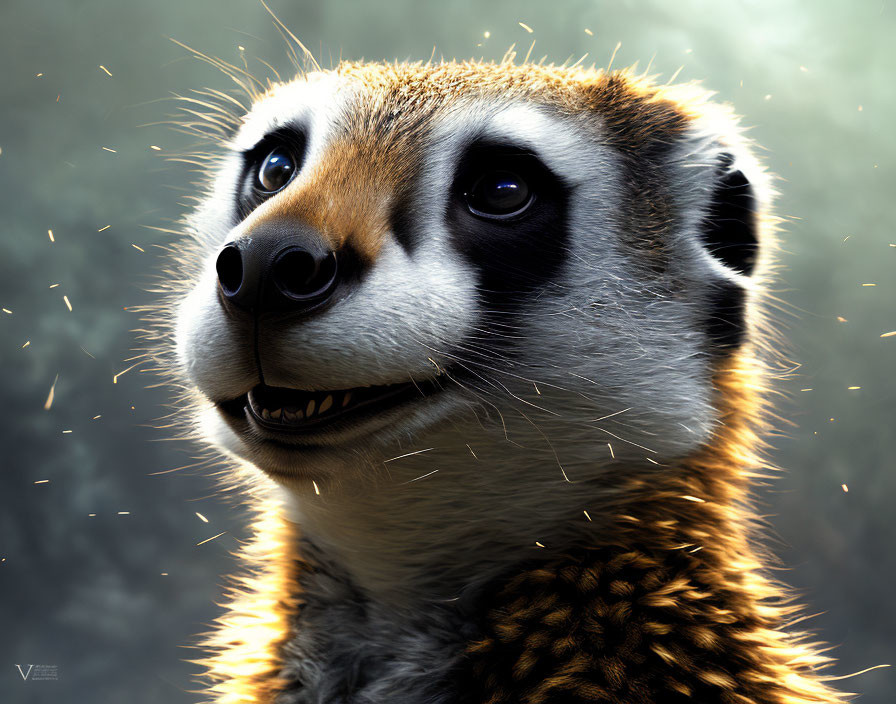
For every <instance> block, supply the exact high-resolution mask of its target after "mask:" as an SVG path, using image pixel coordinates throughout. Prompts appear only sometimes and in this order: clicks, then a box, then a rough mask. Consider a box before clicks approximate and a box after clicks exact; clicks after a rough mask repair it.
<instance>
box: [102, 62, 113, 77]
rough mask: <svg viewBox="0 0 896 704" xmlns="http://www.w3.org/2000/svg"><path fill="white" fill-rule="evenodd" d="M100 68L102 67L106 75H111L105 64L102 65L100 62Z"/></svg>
mask: <svg viewBox="0 0 896 704" xmlns="http://www.w3.org/2000/svg"><path fill="white" fill-rule="evenodd" d="M100 68H101V69H103V71H105V72H106V75H107V76H111V75H112V73H111V72H110V71H109V69H107V68H106V67H105V66H103V65H102V64H100Z"/></svg>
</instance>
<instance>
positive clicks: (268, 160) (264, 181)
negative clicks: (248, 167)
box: [256, 147, 296, 193]
mask: <svg viewBox="0 0 896 704" xmlns="http://www.w3.org/2000/svg"><path fill="white" fill-rule="evenodd" d="M295 172H296V162H295V159H294V158H293V156H292V154H290V152H289V150H288V149H286V148H285V147H276V148H275V149H274V150H273V151H271V152H270V153H269V154H268V155H267V156H266V157H265V158H264V161H262V162H261V165H260V166H259V167H258V173H257V175H256V181H257V183H256V188H258V189H259V190H260V191H264V192H265V193H275V192H276V191H279V190H280V189H281V188H283V187H284V186H285V185H286V184H287V183H289V182H290V181H291V180H292V177H293V176H294V175H295Z"/></svg>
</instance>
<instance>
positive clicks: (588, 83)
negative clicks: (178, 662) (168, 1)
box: [165, 60, 845, 704]
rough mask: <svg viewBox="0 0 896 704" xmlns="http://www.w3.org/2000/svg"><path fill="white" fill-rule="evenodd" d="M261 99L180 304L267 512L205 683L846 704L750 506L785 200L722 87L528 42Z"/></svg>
mask: <svg viewBox="0 0 896 704" xmlns="http://www.w3.org/2000/svg"><path fill="white" fill-rule="evenodd" d="M218 95H219V97H220V96H223V95H224V94H218ZM251 97H252V100H253V104H252V105H251V106H250V107H249V108H248V110H247V111H246V112H245V114H242V112H240V110H241V108H238V107H235V103H234V106H232V107H234V109H235V110H236V114H235V115H234V116H233V118H234V119H233V121H232V125H229V126H225V127H222V130H223V134H224V136H225V138H226V147H225V149H223V150H221V152H220V153H219V154H218V155H217V157H216V158H215V160H214V162H213V168H212V170H211V177H210V179H209V182H208V184H207V187H206V188H205V190H204V191H203V192H202V195H201V196H200V197H199V198H198V204H197V206H196V207H195V209H194V211H193V212H192V213H191V214H190V215H189V216H188V218H187V220H186V231H187V233H188V236H187V237H186V238H185V239H184V241H183V242H182V243H180V244H178V245H177V246H176V248H175V249H176V254H177V260H178V261H177V263H176V264H175V267H174V269H173V272H172V274H171V276H170V279H171V281H173V283H172V285H171V294H170V296H169V298H168V299H167V301H166V303H165V305H166V306H167V307H168V308H169V310H170V312H171V316H170V317H171V320H172V324H171V326H170V330H169V331H168V332H169V333H170V335H169V336H170V339H171V340H172V349H173V353H172V356H173V357H176V362H175V368H176V369H175V371H176V373H177V375H178V378H179V379H181V380H182V384H183V386H184V388H185V389H186V396H187V399H188V406H189V409H190V413H191V418H192V422H193V426H192V427H193V428H195V430H196V431H197V433H199V434H200V435H201V436H202V437H203V438H204V439H205V440H206V441H207V442H208V443H210V444H211V445H212V446H214V447H215V448H217V449H218V450H219V451H220V452H223V453H224V454H225V455H226V456H227V457H229V458H230V459H231V460H232V464H233V470H232V473H231V476H233V477H236V482H237V483H238V484H241V485H243V486H244V487H245V491H246V495H247V496H248V502H249V504H250V508H251V510H252V511H253V513H254V516H255V518H254V522H253V524H252V530H253V536H254V537H253V538H252V539H251V540H250V541H249V542H248V543H246V544H245V545H244V546H243V547H242V548H241V550H240V559H241V560H242V561H243V563H244V567H243V569H244V573H243V574H242V575H240V576H238V577H236V581H235V584H234V586H233V587H232V589H231V590H230V592H229V596H228V603H227V604H226V613H225V614H224V615H222V616H221V617H220V619H218V622H217V625H216V627H215V629H214V631H213V632H212V633H210V634H208V635H207V636H206V638H205V642H204V646H203V647H205V648H206V649H207V656H206V657H205V658H203V659H202V661H201V662H202V663H203V665H204V666H205V668H206V670H207V677H208V680H207V681H208V684H207V687H206V689H205V693H206V695H207V697H208V699H209V700H210V701H215V702H220V703H222V704H223V703H225V702H226V703H229V702H265V703H270V704H273V703H277V704H311V703H316V704H317V703H319V704H335V703H337V702H338V703H340V704H343V703H344V704H349V703H352V704H384V703H385V702H389V703H391V704H461V703H469V704H473V703H475V704H504V703H507V704H510V703H516V702H523V703H526V704H559V703H579V702H581V703H584V702H616V703H620V704H623V703H624V704H635V703H644V704H666V703H669V702H686V701H687V702H690V701H696V702H701V703H703V704H709V703H711V702H718V703H719V704H804V703H808V702H829V703H830V702H842V701H845V698H844V695H842V694H838V693H837V692H835V691H834V690H833V689H831V688H830V687H829V684H828V682H829V680H830V679H831V678H830V677H826V676H825V675H823V674H821V673H820V672H819V670H820V669H821V668H823V666H825V665H826V664H828V659H827V658H826V657H825V656H824V655H823V654H821V651H820V650H819V648H818V647H817V646H815V645H814V644H812V643H811V642H808V641H807V640H806V638H807V637H806V636H805V634H803V633H799V632H794V631H792V630H791V629H790V627H789V622H790V621H792V620H796V619H795V617H794V614H795V613H796V608H795V607H794V606H793V605H792V603H791V601H790V598H789V597H788V594H787V591H786V589H785V588H784V587H782V586H781V585H779V584H778V583H776V582H775V581H773V580H772V579H771V578H770V577H769V575H768V574H767V568H768V567H769V566H770V565H771V564H772V563H771V558H770V556H769V555H768V554H767V553H766V552H765V550H764V549H763V548H762V547H761V540H760V539H759V535H760V533H759V529H758V522H759V521H758V518H757V515H756V514H755V513H754V510H753V508H752V507H751V495H750V491H751V484H752V483H753V482H754V481H755V480H756V479H757V478H761V477H762V476H764V475H765V474H766V469H767V465H766V464H765V462H764V461H763V460H762V458H761V453H762V449H763V441H762V436H763V433H764V432H765V431H766V429H767V423H768V421H767V414H768V408H767V403H768V399H769V396H770V383H771V382H770V374H769V372H768V367H769V365H768V350H769V349H770V348H771V347H772V346H771V345H770V344H769V335H770V333H769V331H768V327H769V326H768V324H767V322H765V316H764V305H763V293H764V291H765V290H766V287H767V282H768V280H769V276H770V271H771V269H770V267H771V253H772V250H773V248H774V234H775V229H776V223H777V221H776V219H775V217H774V216H773V214H772V209H771V200H772V195H773V185H772V181H771V178H770V176H769V175H768V173H767V172H766V170H765V169H764V168H763V166H762V165H761V164H760V163H759V161H758V160H757V158H756V156H755V147H754V146H753V145H752V144H751V142H750V141H749V140H748V139H747V138H746V137H745V136H744V134H743V132H742V130H741V128H740V127H739V125H738V120H737V119H736V117H735V116H734V114H733V112H732V110H731V109H730V108H729V107H727V106H725V105H722V104H719V103H717V102H714V101H713V99H712V95H711V94H710V93H708V92H707V91H706V90H704V89H702V88H701V87H699V86H697V85H694V84H688V85H675V86H671V85H662V84H658V83H656V82H654V81H653V80H652V79H651V78H650V77H648V76H646V75H642V74H638V73H636V72H635V71H633V70H620V71H612V72H610V71H604V70H598V69H594V68H590V69H589V68H584V67H579V66H549V65H532V64H528V63H526V64H522V65H520V64H516V63H515V62H513V61H512V60H505V61H503V62H499V63H489V62H442V63H425V64H424V63H396V64H381V63H352V62H345V63H340V64H339V65H338V66H336V67H335V68H333V69H329V70H317V69H315V70H311V71H308V72H303V73H300V75H299V76H298V77H297V78H295V79H294V80H292V81H289V82H277V83H272V84H271V85H269V86H266V87H265V88H264V89H263V90H262V89H259V90H255V91H253V93H252V96H251ZM228 100H229V99H228ZM194 102H197V103H198V102H205V101H198V100H197V101H194ZM223 102H224V101H223V98H222V103H223ZM220 104H221V103H219V104H218V105H219V107H215V106H213V105H211V104H207V105H206V109H207V111H208V112H207V113H206V114H205V115H204V116H202V118H201V119H202V120H206V121H207V122H209V123H214V122H218V121H220V120H221V112H222V108H220ZM216 111H217V112H216Z"/></svg>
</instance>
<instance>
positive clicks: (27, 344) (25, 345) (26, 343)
mask: <svg viewBox="0 0 896 704" xmlns="http://www.w3.org/2000/svg"><path fill="white" fill-rule="evenodd" d="M30 344H31V340H27V341H26V342H25V344H24V345H22V349H25V348H26V347H28V346H29V345H30Z"/></svg>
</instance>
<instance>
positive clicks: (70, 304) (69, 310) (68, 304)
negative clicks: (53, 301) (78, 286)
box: [62, 296, 72, 313]
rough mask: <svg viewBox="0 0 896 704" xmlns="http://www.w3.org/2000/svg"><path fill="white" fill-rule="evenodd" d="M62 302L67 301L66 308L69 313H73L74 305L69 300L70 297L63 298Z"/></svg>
mask: <svg viewBox="0 0 896 704" xmlns="http://www.w3.org/2000/svg"><path fill="white" fill-rule="evenodd" d="M62 300H63V301H65V307H66V308H68V312H69V313H71V312H72V303H71V301H70V300H68V296H63V297H62Z"/></svg>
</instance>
